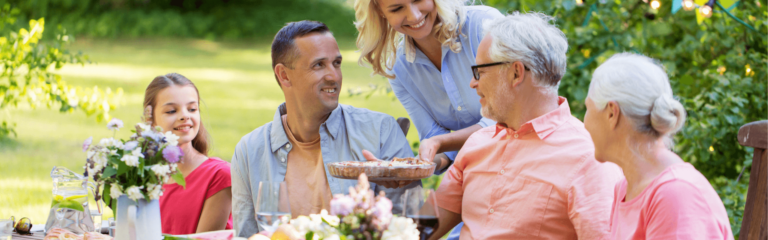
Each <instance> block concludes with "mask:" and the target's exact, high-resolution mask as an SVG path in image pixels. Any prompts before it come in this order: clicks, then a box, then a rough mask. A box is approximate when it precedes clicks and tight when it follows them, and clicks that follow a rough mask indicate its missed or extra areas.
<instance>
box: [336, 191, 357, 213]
mask: <svg viewBox="0 0 768 240" xmlns="http://www.w3.org/2000/svg"><path fill="white" fill-rule="evenodd" d="M355 205H356V204H355V200H354V199H352V198H351V197H349V196H346V195H341V194H337V195H336V196H334V197H333V199H332V200H331V215H337V216H338V215H342V216H346V215H348V214H350V213H352V212H353V211H354V210H355Z"/></svg>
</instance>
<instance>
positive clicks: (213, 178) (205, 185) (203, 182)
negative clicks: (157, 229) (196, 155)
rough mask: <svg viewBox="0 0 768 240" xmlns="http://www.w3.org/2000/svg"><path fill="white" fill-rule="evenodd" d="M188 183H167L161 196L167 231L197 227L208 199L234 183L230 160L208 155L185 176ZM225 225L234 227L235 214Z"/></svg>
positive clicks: (190, 229)
mask: <svg viewBox="0 0 768 240" xmlns="http://www.w3.org/2000/svg"><path fill="white" fill-rule="evenodd" d="M184 181H185V182H186V187H182V186H179V185H178V184H176V183H171V184H164V185H163V189H165V191H164V192H163V196H160V218H161V223H162V227H163V233H165V234H192V233H195V232H196V231H197V223H198V222H199V221H200V214H202V213H203V205H205V200H206V199H208V198H210V197H211V196H213V195H214V194H216V193H218V192H219V191H221V190H223V189H225V188H228V187H231V186H232V179H231V174H230V167H229V163H228V162H226V161H224V160H221V159H218V158H209V159H208V160H205V162H203V163H202V164H200V166H198V167H197V168H195V170H192V172H191V173H189V175H187V177H185V178H184ZM226 229H232V214H231V213H230V215H229V220H228V221H227V226H226Z"/></svg>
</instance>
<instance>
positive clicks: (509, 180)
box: [438, 97, 623, 239]
mask: <svg viewBox="0 0 768 240" xmlns="http://www.w3.org/2000/svg"><path fill="white" fill-rule="evenodd" d="M559 104H560V106H559V107H558V108H557V109H556V110H554V111H552V112H549V113H547V114H545V115H543V116H540V117H538V118H536V119H533V120H531V121H530V122H527V123H525V124H524V125H523V126H522V127H521V128H520V129H519V130H518V131H514V130H512V129H509V128H505V127H503V126H499V125H497V126H495V127H486V128H483V129H480V130H479V131H477V132H475V133H474V134H472V136H470V138H469V139H467V142H466V143H465V144H464V147H462V148H461V151H459V155H458V156H457V157H456V161H455V162H454V164H453V166H451V167H450V168H449V170H448V172H447V173H446V174H445V176H444V177H443V180H442V183H441V184H440V188H439V189H438V205H439V206H440V207H442V208H444V209H446V210H448V211H452V212H456V213H461V217H462V220H463V221H464V227H463V228H462V229H461V239H470V238H471V239H533V238H536V239H577V238H578V239H603V238H607V236H608V234H609V227H610V225H609V220H610V216H611V215H610V214H611V205H612V203H613V195H614V194H613V189H614V186H615V185H616V183H617V182H618V181H620V179H622V178H623V177H622V174H621V170H620V169H619V167H618V166H616V165H615V164H612V163H604V164H603V163H599V162H597V161H596V160H595V155H594V146H593V144H592V139H591V138H590V136H589V133H588V132H587V130H586V129H585V128H584V124H582V123H581V121H579V120H578V119H576V118H575V117H573V116H571V110H570V108H569V107H568V102H567V101H566V100H565V98H562V97H561V98H560V99H559Z"/></svg>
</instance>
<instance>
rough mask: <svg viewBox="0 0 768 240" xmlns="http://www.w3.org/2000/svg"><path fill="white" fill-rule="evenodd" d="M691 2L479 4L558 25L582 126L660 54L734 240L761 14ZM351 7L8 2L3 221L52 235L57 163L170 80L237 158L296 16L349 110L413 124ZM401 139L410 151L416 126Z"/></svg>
mask: <svg viewBox="0 0 768 240" xmlns="http://www.w3.org/2000/svg"><path fill="white" fill-rule="evenodd" d="M686 1H688V0H685V1H683V0H675V1H670V0H651V1H650V2H645V1H643V0H614V1H610V0H599V1H586V2H583V1H581V0H552V1H536V0H520V1H513V0H487V1H484V2H483V4H485V5H491V6H494V7H497V8H499V9H500V10H502V12H504V11H515V10H519V11H539V12H544V13H547V14H550V15H554V16H556V17H557V18H558V19H557V24H558V26H559V27H560V28H561V29H562V30H563V31H564V32H565V33H566V35H567V37H568V40H569V43H570V48H569V56H568V57H569V62H568V64H569V66H568V72H567V74H566V75H565V77H564V78H563V80H562V83H561V85H560V95H562V96H565V97H567V98H568V99H569V101H570V105H571V107H572V111H573V113H574V114H575V115H576V116H577V117H579V118H581V117H582V116H583V112H584V105H583V100H584V98H585V95H586V92H587V86H588V84H589V79H590V77H591V75H590V74H591V72H592V71H593V70H594V69H595V68H596V67H597V66H598V65H599V64H600V63H602V62H603V61H605V60H606V59H607V58H608V57H610V56H611V55H612V54H613V53H617V52H625V51H629V52H636V53H642V54H645V55H648V56H650V57H653V58H656V59H659V60H660V61H661V63H662V64H664V66H665V67H666V69H667V72H668V74H669V76H670V79H671V81H672V85H673V88H674V89H675V94H676V95H677V96H679V98H680V100H681V101H682V102H683V104H684V105H685V107H686V109H687V111H688V115H689V118H688V122H687V123H686V127H685V128H684V130H683V131H682V132H681V133H680V134H678V136H677V138H676V142H677V146H676V148H675V150H676V152H677V153H678V154H680V155H681V156H682V157H683V159H685V160H686V161H689V162H691V163H692V164H694V166H696V168H697V169H699V171H701V172H702V173H703V174H705V176H707V178H708V179H709V180H710V181H711V183H712V184H713V186H714V187H715V189H716V190H717V191H718V193H719V194H720V196H721V197H722V199H723V202H724V203H725V205H726V208H727V209H728V214H729V217H730V219H731V223H732V228H733V231H734V234H736V235H738V233H739V229H740V223H741V216H742V212H743V206H744V201H745V196H746V189H747V185H748V180H749V170H750V168H749V167H750V165H751V159H752V158H751V156H752V155H751V154H752V152H751V148H744V147H741V146H740V145H739V144H738V142H737V141H736V134H737V131H738V128H739V127H740V126H742V125H744V124H745V123H749V122H752V121H756V120H764V119H766V118H768V107H767V106H766V104H767V103H768V100H767V99H766V97H767V96H766V90H767V89H766V84H767V83H768V80H766V79H767V78H768V75H766V74H767V72H766V71H767V70H768V69H767V68H766V67H768V57H767V56H766V51H767V50H768V49H766V45H767V44H768V43H767V42H766V41H768V36H767V33H768V7H766V3H764V2H763V3H761V1H754V0H747V1H736V0H728V1H712V6H711V7H712V8H711V16H709V17H708V16H706V15H705V14H702V11H701V8H706V7H709V5H707V4H708V1H707V0H694V1H692V2H691V3H692V6H694V8H693V9H692V10H686V9H687V5H686V4H687V3H686ZM352 2H353V1H352V0H348V1H344V0H281V1H272V0H230V1H221V0H158V1H147V0H12V1H9V0H0V66H1V67H2V69H3V71H2V72H1V73H0V156H2V160H0V218H7V217H9V216H11V215H13V216H16V217H17V218H18V217H29V218H31V219H32V220H33V222H34V223H35V224H43V223H44V221H45V219H46V217H47V214H48V209H49V207H50V201H51V188H52V185H51V179H50V177H49V173H50V170H51V169H52V168H53V166H64V167H67V168H69V169H72V170H76V171H82V166H83V165H84V163H85V153H83V152H82V149H81V145H82V142H83V140H85V139H86V138H88V137H90V136H93V137H94V139H100V138H103V137H111V136H112V135H113V133H112V132H111V131H109V130H107V128H106V121H107V120H109V119H111V118H119V119H122V120H123V121H125V123H126V125H131V124H133V123H135V122H138V121H139V120H140V119H139V117H140V115H141V113H142V107H141V103H142V101H143V91H144V88H145V87H146V85H147V84H148V83H149V81H151V80H152V78H154V77H155V76H158V75H162V74H166V73H170V72H177V73H180V74H183V75H185V76H186V77H188V78H189V79H191V80H192V81H194V82H195V83H196V84H197V86H198V88H199V90H200V94H201V97H202V99H203V102H204V105H203V108H202V114H203V115H202V118H203V122H204V124H205V125H206V127H207V128H208V129H209V132H210V133H211V135H212V136H213V151H212V154H211V155H212V156H216V157H220V158H222V159H224V160H227V161H229V160H230V158H231V156H232V153H233V151H234V146H235V144H236V143H237V141H239V139H240V137H242V136H243V135H245V134H246V133H248V132H250V131H252V130H253V129H255V128H256V127H258V126H261V125H263V124H264V123H266V122H268V121H270V120H271V119H272V116H273V114H274V112H275V109H276V107H277V106H278V105H279V104H280V103H281V102H282V98H283V96H282V93H281V91H280V89H279V87H278V86H277V83H276V82H275V80H274V76H273V75H272V70H271V68H270V64H271V58H270V48H269V46H270V42H271V38H272V37H273V35H274V33H275V32H277V30H278V29H280V27H282V26H283V24H284V23H285V22H288V21H296V20H303V19H312V20H320V21H323V22H325V23H326V24H328V25H329V27H330V28H331V30H332V31H334V33H335V36H336V37H337V40H338V41H339V45H340V48H341V51H342V54H343V56H344V63H343V64H342V72H343V76H344V85H343V89H342V91H343V92H344V94H343V95H342V98H341V103H344V104H350V105H354V106H357V107H364V108H369V109H371V110H375V111H380V112H385V113H388V114H390V115H392V116H393V117H407V113H406V112H405V110H404V109H403V107H402V106H401V105H400V103H399V102H398V101H397V100H396V99H395V98H394V96H393V95H392V94H391V93H390V92H389V91H388V84H387V82H386V80H385V79H384V78H382V77H379V76H371V70H370V68H367V67H363V66H359V65H358V64H357V59H358V56H359V54H358V53H357V52H356V47H355V44H354V41H355V39H354V38H355V36H356V30H355V28H354V26H353V24H352V22H353V21H354V10H353V9H352ZM479 3H480V1H476V4H479ZM696 6H700V8H696ZM705 6H706V7H705ZM673 12H674V13H673ZM705 13H706V12H705ZM117 135H118V137H127V136H129V135H130V132H129V131H128V129H125V128H124V129H122V131H119V132H118V133H117ZM408 140H409V141H410V142H411V144H412V145H414V146H417V144H418V139H417V134H416V130H415V128H411V131H410V132H409V134H408ZM439 179H440V177H433V178H431V179H429V180H426V181H425V184H426V185H427V186H430V187H435V186H436V185H437V184H438V183H439ZM109 214H110V213H108V215H109Z"/></svg>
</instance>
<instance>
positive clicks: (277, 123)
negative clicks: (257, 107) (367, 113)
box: [269, 102, 343, 153]
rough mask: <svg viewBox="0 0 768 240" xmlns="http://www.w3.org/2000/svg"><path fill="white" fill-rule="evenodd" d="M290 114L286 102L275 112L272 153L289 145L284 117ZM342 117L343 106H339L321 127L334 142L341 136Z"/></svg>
mask: <svg viewBox="0 0 768 240" xmlns="http://www.w3.org/2000/svg"><path fill="white" fill-rule="evenodd" d="M286 113H288V110H287V108H286V106H285V102H283V103H282V104H280V106H278V107H277V111H276V112H275V116H274V117H273V118H272V129H271V130H270V133H269V135H270V139H271V142H270V147H271V148H272V149H271V150H272V152H273V153H274V152H276V151H277V150H278V149H280V148H282V147H283V146H285V144H288V142H289V141H288V136H287V135H285V129H284V128H283V119H282V116H283V115H285V114H286ZM341 115H342V109H341V104H338V105H337V106H336V109H333V111H332V112H331V116H329V117H328V119H327V120H325V122H324V123H323V124H322V125H320V131H323V130H325V131H326V132H328V135H330V136H331V138H332V139H333V140H336V136H338V134H339V129H341V122H342V120H343V117H342V116H341Z"/></svg>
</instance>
